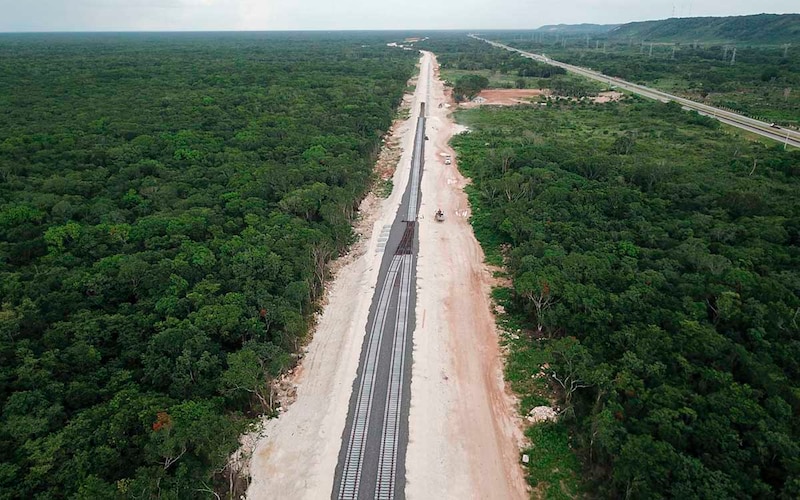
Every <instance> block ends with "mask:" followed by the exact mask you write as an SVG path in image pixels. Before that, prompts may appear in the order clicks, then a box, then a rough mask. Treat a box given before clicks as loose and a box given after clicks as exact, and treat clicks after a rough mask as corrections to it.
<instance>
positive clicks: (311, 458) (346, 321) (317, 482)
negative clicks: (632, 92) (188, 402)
mask: <svg viewBox="0 0 800 500" xmlns="http://www.w3.org/2000/svg"><path fill="white" fill-rule="evenodd" d="M425 64H426V62H425V60H424V58H423V59H422V60H421V65H422V67H423V70H424V68H425ZM426 91H427V88H426V85H425V84H424V82H420V83H418V84H417V87H416V92H415V94H414V96H413V98H412V99H411V103H410V105H411V106H412V109H416V108H418V107H419V104H418V103H419V102H421V101H422V100H424V99H425V93H426ZM414 124H415V118H413V117H412V118H410V119H409V120H406V121H404V122H401V123H399V124H397V125H396V126H395V128H394V133H393V135H392V137H390V138H389V140H388V141H387V142H394V141H399V143H400V145H401V146H402V149H403V153H402V156H401V158H400V162H399V163H398V164H397V169H396V171H395V173H394V178H393V181H392V182H393V183H394V189H393V191H392V194H391V195H390V196H389V198H387V199H386V200H376V199H375V197H368V198H367V199H366V200H365V203H363V204H362V214H361V215H362V221H361V224H360V225H361V226H362V229H361V231H359V232H360V233H361V235H362V238H361V240H360V242H359V243H357V244H356V246H355V247H354V248H353V250H352V251H351V253H350V255H349V256H348V257H347V258H345V262H344V263H343V264H344V265H342V263H341V262H340V263H337V266H341V267H339V269H338V271H337V274H336V277H335V279H334V280H333V281H332V282H331V283H329V285H328V292H327V296H326V301H327V304H326V305H325V308H324V310H323V313H322V315H321V317H320V318H319V321H318V323H317V328H316V331H315V332H314V337H313V339H312V341H311V343H310V344H309V345H308V348H307V353H306V355H305V357H304V358H303V360H302V362H301V364H300V366H299V368H298V370H296V372H295V378H294V383H296V384H297V398H296V400H295V402H294V403H293V404H292V405H291V406H289V407H288V409H287V410H286V411H285V412H284V413H283V414H282V415H281V416H280V417H279V418H276V419H272V420H268V421H266V422H265V423H264V425H263V428H262V429H261V431H260V433H259V434H260V436H259V438H258V442H257V444H256V446H255V451H254V452H253V455H252V458H251V461H250V465H249V470H250V474H251V479H252V482H251V484H250V487H249V488H248V490H247V497H248V498H250V499H283V498H287V499H288V498H291V499H299V498H308V499H320V498H329V497H330V494H331V490H332V489H333V477H334V473H335V469H336V461H337V459H338V454H339V447H340V446H341V437H342V431H343V429H344V425H345V419H346V417H347V406H348V403H349V401H350V392H351V390H352V386H353V380H354V379H355V376H356V369H357V367H358V358H359V354H360V352H361V344H362V341H363V339H364V332H365V328H366V324H367V315H368V312H369V306H370V303H371V301H372V294H373V291H374V289H375V283H376V281H377V276H378V269H379V267H380V259H381V254H380V253H378V252H377V251H376V250H377V248H378V238H379V236H380V233H381V229H382V228H383V227H384V226H385V225H388V224H391V223H392V221H393V220H394V217H395V214H396V212H397V207H398V206H399V205H400V199H401V196H402V194H403V192H404V191H405V189H406V184H407V183H408V176H409V169H410V167H411V151H412V147H413V141H414ZM370 206H371V208H370Z"/></svg>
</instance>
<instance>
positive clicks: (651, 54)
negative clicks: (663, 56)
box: [647, 42, 653, 57]
mask: <svg viewBox="0 0 800 500" xmlns="http://www.w3.org/2000/svg"><path fill="white" fill-rule="evenodd" d="M647 57H653V42H650V54H648V56H647Z"/></svg>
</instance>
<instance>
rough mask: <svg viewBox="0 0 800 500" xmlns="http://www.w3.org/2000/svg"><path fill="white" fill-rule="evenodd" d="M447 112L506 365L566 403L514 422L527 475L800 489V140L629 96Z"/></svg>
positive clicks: (649, 487) (622, 486) (707, 491)
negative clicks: (461, 126)
mask: <svg viewBox="0 0 800 500" xmlns="http://www.w3.org/2000/svg"><path fill="white" fill-rule="evenodd" d="M458 118H459V120H460V121H462V122H463V123H465V124H467V125H468V126H469V127H470V129H471V131H470V132H469V133H467V134H462V135H459V136H457V137H456V138H455V139H454V144H455V147H456V149H457V152H458V155H459V166H460V168H462V169H463V170H464V172H465V174H467V175H469V176H470V177H471V178H472V180H473V184H472V186H471V187H470V188H469V189H470V199H471V203H472V206H473V219H472V222H473V225H474V227H475V231H476V234H477V235H478V237H479V239H480V240H481V242H482V244H483V245H484V246H485V248H486V250H487V255H488V256H489V257H490V258H497V259H499V260H500V261H501V262H502V263H503V264H504V265H505V267H506V269H507V272H508V274H509V276H510V277H511V278H512V279H513V285H512V286H511V287H510V288H509V289H500V290H498V291H497V292H496V294H495V295H496V298H498V299H499V300H504V301H505V302H504V305H505V306H506V311H507V313H508V316H509V317H510V318H512V319H513V322H512V323H511V324H516V325H518V326H519V327H520V328H522V333H521V334H519V335H514V336H513V337H511V338H512V339H516V340H515V341H512V342H511V347H512V350H511V353H510V354H509V364H508V367H507V376H508V377H509V379H510V381H511V382H512V384H513V385H514V386H515V388H516V389H517V390H519V391H522V393H521V394H520V396H521V398H522V399H521V401H522V408H521V411H522V413H523V414H526V413H527V412H528V410H530V409H531V408H532V407H534V406H537V405H541V404H548V403H547V399H548V398H549V397H552V396H549V395H552V394H555V395H556V396H557V398H558V400H559V406H560V408H561V409H562V414H561V421H560V422H559V423H558V424H543V425H538V426H534V427H532V428H531V429H529V431H528V436H529V438H530V439H531V442H532V449H531V450H530V452H529V453H530V454H531V458H532V459H531V463H530V464H529V465H528V467H529V471H530V472H531V474H530V476H529V477H530V481H531V482H532V483H533V484H534V485H537V486H538V487H539V488H538V489H537V491H539V492H542V491H544V493H543V494H544V496H545V497H548V498H567V497H569V496H570V495H572V494H574V493H575V491H573V492H571V493H570V492H565V488H566V485H568V484H569V481H568V480H565V479H564V478H565V477H566V476H567V475H568V474H567V473H568V472H569V468H570V467H574V469H575V473H574V474H573V476H576V477H577V476H578V475H580V476H581V477H583V478H585V480H584V481H583V482H584V485H583V488H585V490H586V491H587V492H588V493H590V494H591V495H592V496H595V495H596V496H601V497H607V498H623V497H624V498H640V499H655V498H785V499H790V498H798V497H799V496H800V362H798V360H800V199H798V197H797V193H798V192H800V152H798V151H784V150H783V148H782V147H781V146H778V145H774V146H768V147H765V146H764V145H763V144H761V143H756V142H746V141H744V140H743V139H741V138H738V137H737V136H735V135H734V134H733V133H732V132H731V131H729V130H727V129H726V130H723V129H721V128H720V126H719V124H718V123H717V122H716V121H714V120H712V119H709V118H705V117H702V116H699V115H697V114H696V113H689V112H685V111H682V110H681V108H680V106H678V105H676V104H674V103H673V104H662V103H656V102H645V101H643V100H640V99H636V98H630V99H627V100H625V101H623V102H618V103H608V104H601V105H597V104H582V103H570V102H569V101H559V102H557V103H555V104H551V105H550V106H548V107H546V108H543V107H539V106H536V107H533V106H530V107H525V106H520V107H515V108H505V109H503V108H482V109H475V110H469V111H462V112H459V115H458ZM514 331H516V330H514ZM526 391H527V392H526ZM558 453H561V454H562V455H563V456H561V457H559V456H556V455H557V454H558ZM573 453H575V454H577V457H578V458H579V460H580V463H579V464H578V463H575V464H573V463H572V462H574V460H572V459H571V458H570V456H571V455H572V454H573ZM565 457H566V458H565ZM559 460H560V461H559ZM573 479H574V477H573ZM542 488H545V489H544V490H542ZM565 495H566V496H565Z"/></svg>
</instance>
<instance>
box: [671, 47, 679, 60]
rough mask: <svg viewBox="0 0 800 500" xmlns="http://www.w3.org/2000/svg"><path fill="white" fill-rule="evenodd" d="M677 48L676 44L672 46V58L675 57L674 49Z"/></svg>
mask: <svg viewBox="0 0 800 500" xmlns="http://www.w3.org/2000/svg"><path fill="white" fill-rule="evenodd" d="M676 48H678V47H677V46H676V45H673V46H672V59H675V49H676Z"/></svg>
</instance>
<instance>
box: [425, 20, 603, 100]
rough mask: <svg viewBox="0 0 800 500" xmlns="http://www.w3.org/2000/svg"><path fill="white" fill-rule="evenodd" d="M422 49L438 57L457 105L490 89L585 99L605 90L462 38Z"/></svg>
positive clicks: (434, 41) (436, 41) (436, 40)
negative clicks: (537, 91)
mask: <svg viewBox="0 0 800 500" xmlns="http://www.w3.org/2000/svg"><path fill="white" fill-rule="evenodd" d="M421 46H422V47H423V48H425V49H427V50H431V51H433V52H434V53H435V54H436V57H437V60H438V61H439V64H440V67H441V74H442V79H443V80H445V82H446V84H448V85H450V86H452V87H453V95H454V97H455V99H456V100H457V101H467V100H470V99H472V98H474V97H475V96H476V95H478V93H480V91H481V90H483V89H486V88H489V89H496V88H500V89H514V88H516V89H526V88H531V89H538V88H542V89H544V88H547V89H551V90H552V91H553V92H554V93H555V94H556V95H561V96H571V97H585V96H591V95H596V94H597V92H599V91H601V90H604V89H605V87H604V86H602V85H600V84H597V83H595V82H592V81H589V80H586V79H582V78H577V77H575V76H573V75H568V74H567V72H566V70H564V69H563V68H559V67H557V66H551V65H549V64H544V63H541V62H538V61H534V60H532V59H528V58H525V57H522V56H521V55H519V54H516V53H513V52H510V51H503V50H498V49H497V48H495V47H492V46H491V45H488V44H487V43H485V42H481V41H480V40H475V39H473V38H467V37H466V36H463V35H461V34H459V35H458V36H455V35H451V36H450V37H444V38H436V37H434V38H431V39H428V40H425V41H424V42H423V43H422V44H421Z"/></svg>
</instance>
